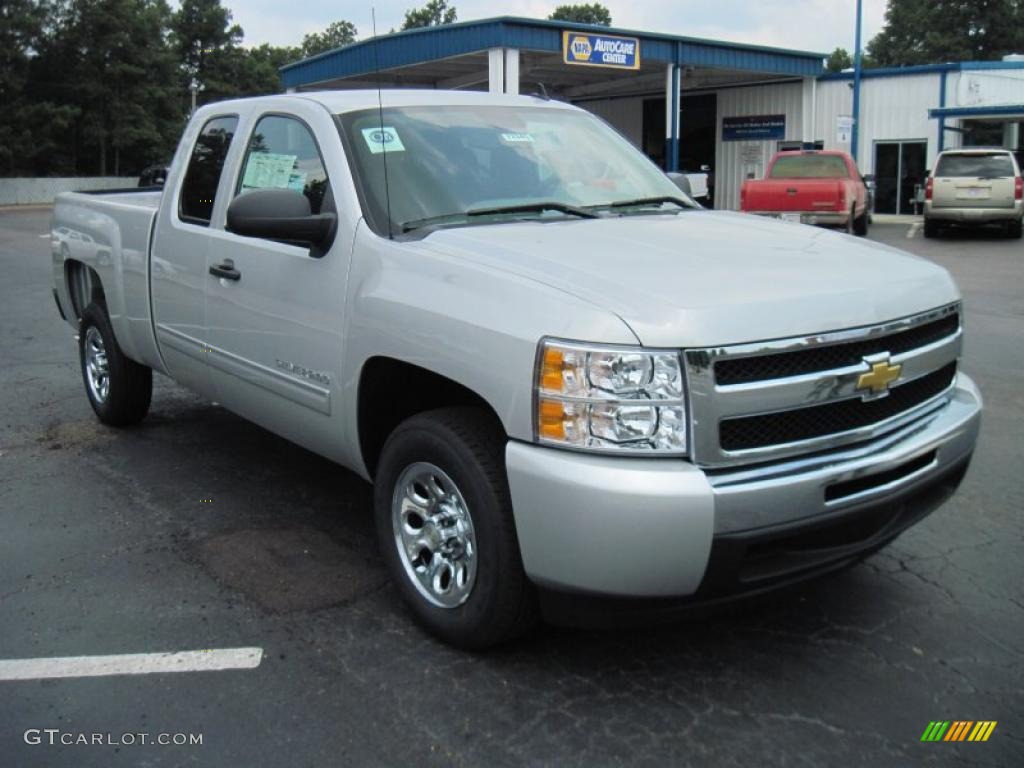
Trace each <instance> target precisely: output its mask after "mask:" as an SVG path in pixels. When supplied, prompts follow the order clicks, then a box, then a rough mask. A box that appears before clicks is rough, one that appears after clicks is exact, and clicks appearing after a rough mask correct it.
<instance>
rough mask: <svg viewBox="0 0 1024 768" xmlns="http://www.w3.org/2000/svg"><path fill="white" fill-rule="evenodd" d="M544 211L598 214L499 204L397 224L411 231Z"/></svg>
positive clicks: (547, 205) (560, 206)
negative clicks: (433, 225)
mask: <svg viewBox="0 0 1024 768" xmlns="http://www.w3.org/2000/svg"><path fill="white" fill-rule="evenodd" d="M544 211H558V212H559V213H566V214H569V215H570V216H579V217H580V218H581V219H596V218H598V215H597V214H596V213H593V212H592V211H588V210H587V209H586V208H578V207H577V206H575V205H569V204H568V203H558V202H554V201H551V202H541V203H522V204H521V205H501V206H495V207H493V208H470V209H469V210H468V211H460V212H456V213H442V214H440V215H438V216H427V217H426V218H423V219H413V220H411V221H404V222H402V223H401V224H400V225H399V226H400V228H401V230H402V232H403V234H404V233H405V232H411V231H412V230H414V229H421V228H423V227H429V226H430V225H432V224H446V223H448V222H450V221H457V220H459V219H467V218H470V217H474V216H496V215H501V214H505V213H543V212H544Z"/></svg>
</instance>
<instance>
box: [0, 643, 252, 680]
mask: <svg viewBox="0 0 1024 768" xmlns="http://www.w3.org/2000/svg"><path fill="white" fill-rule="evenodd" d="M262 660H263V649H262V648H219V649H210V650H208V651H179V652H177V653H122V654H117V655H114V656H64V657H60V658H52V659H9V660H0V681H4V680H43V679H47V678H54V677H105V676H107V675H148V674H152V673H154V672H211V671H215V670H221V669H255V668H256V667H258V666H259V665H260V662H261V661H262Z"/></svg>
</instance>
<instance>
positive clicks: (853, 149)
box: [850, 0, 862, 162]
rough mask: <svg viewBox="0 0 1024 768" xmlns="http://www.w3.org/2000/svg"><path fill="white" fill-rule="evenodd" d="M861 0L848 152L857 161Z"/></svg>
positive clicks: (854, 57) (856, 35)
mask: <svg viewBox="0 0 1024 768" xmlns="http://www.w3.org/2000/svg"><path fill="white" fill-rule="evenodd" d="M861 6H862V0H857V32H856V34H855V35H854V42H853V126H852V128H853V129H852V130H851V131H850V154H851V155H852V156H853V161H854V162H857V143H858V140H859V138H860V17H861V10H862V7H861Z"/></svg>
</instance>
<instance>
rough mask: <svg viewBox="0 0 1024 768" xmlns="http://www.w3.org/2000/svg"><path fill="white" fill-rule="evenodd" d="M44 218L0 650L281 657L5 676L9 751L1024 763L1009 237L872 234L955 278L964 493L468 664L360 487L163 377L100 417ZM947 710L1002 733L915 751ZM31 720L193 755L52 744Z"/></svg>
mask: <svg viewBox="0 0 1024 768" xmlns="http://www.w3.org/2000/svg"><path fill="white" fill-rule="evenodd" d="M48 221H49V211H47V210H29V211H17V212H12V211H6V212H0V268H2V270H3V278H2V279H0V330H2V333H0V384H2V387H3V391H4V392H5V393H6V395H7V396H6V397H5V398H4V399H3V401H2V404H0V660H5V659H23V658H37V657H55V656H80V655H93V654H122V653H151V652H162V651H187V650H198V651H201V650H206V649H224V648H238V647H258V648H261V649H262V650H263V656H262V663H261V664H260V665H259V666H258V667H256V668H254V669H238V670H229V671H199V672H188V673H178V674H147V675H132V676H117V677H95V678H80V679H63V680H25V681H9V682H0V764H3V765H12V766H14V765H74V766H84V765H104V766H106V765H120V764H124V765H138V764H144V765H154V766H155V765H159V766H165V765H296V766H299V765H303V766H304V765H347V764H351V765H359V766H373V765H397V764H416V765H466V766H477V765H481V766H506V765H557V766H571V765H580V766H582V765H586V766H604V765H620V764H623V765H625V764H629V765H634V764H635V765H645V766H666V765H673V766H674V765H694V766H703V765H715V766H728V765H743V766H748V765H759V766H774V765H779V766H783V765H785V766H824V765H836V766H859V765H870V766H873V768H881V767H884V766H910V765H914V766H917V765H992V766H996V765H999V766H1010V765H1020V764H1021V762H1020V760H1021V756H1022V755H1024V663H1022V661H1024V657H1022V653H1024V594H1022V592H1024V590H1022V585H1024V557H1022V554H1024V517H1022V510H1024V471H1022V468H1024V440H1022V439H1021V434H1022V433H1024V344H1022V343H1021V341H1022V339H1024V279H1022V277H1024V245H1022V243H1021V241H1016V240H1013V241H1010V240H1003V239H1000V238H999V237H997V236H994V235H992V236H990V235H987V234H981V235H975V234H972V235H957V236H951V237H949V238H946V239H942V240H939V241H925V240H923V239H922V238H921V236H920V234H919V233H918V234H917V235H916V236H915V237H913V238H908V237H907V236H906V235H907V231H908V229H907V226H905V225H896V224H887V225H879V226H876V227H875V228H874V229H873V230H872V234H871V236H872V237H873V238H874V239H877V240H881V241H884V242H887V243H889V244H892V245H895V246H897V247H903V248H908V249H910V250H912V251H914V252H916V253H919V254H921V255H922V256H925V257H926V258H930V259H933V260H934V261H936V262H938V263H940V264H942V265H944V266H946V267H947V268H949V269H950V270H951V271H952V272H953V274H954V275H955V277H956V278H957V280H958V281H959V283H960V286H961V288H962V290H963V293H964V303H965V314H966V349H965V361H964V368H965V369H966V370H968V371H969V372H970V373H971V374H972V375H974V376H975V378H976V380H977V381H978V383H979V385H980V387H981V389H982V391H983V393H984V395H985V397H986V406H987V411H986V416H985V422H984V426H983V431H982V438H981V442H980V444H979V446H978V450H977V453H976V456H975V460H974V464H973V466H972V467H971V470H970V472H969V474H968V476H967V478H966V480H965V482H964V485H963V486H962V488H961V490H960V493H959V494H958V495H957V496H956V497H955V498H954V499H953V501H951V502H950V503H949V504H947V505H946V506H945V507H943V508H942V509H940V510H939V511H938V512H936V513H935V514H934V515H932V516H931V517H930V518H928V519H927V520H925V521H924V522H923V523H921V524H920V525H918V526H917V527H915V528H913V529H911V530H910V531H909V532H907V533H906V534H904V535H903V536H902V537H901V538H899V539H898V540H897V541H896V542H895V543H894V544H893V545H892V546H890V547H889V548H888V549H886V550H884V551H883V552H881V553H879V554H877V555H875V556H873V557H871V558H870V559H869V560H867V561H866V562H865V563H863V564H862V565H860V566H857V567H855V568H854V569H852V570H849V571H846V572H843V573H841V574H838V575H835V576H831V577H828V578H826V579H824V580H821V581H818V582H815V583H812V584H810V585H806V586H803V587H800V588H798V589H795V590H790V591H788V592H785V593H783V594H779V595H775V596H771V597H767V598H759V599H757V600H755V601H748V602H746V603H743V604H741V605H738V606H732V607H729V608H725V609H720V610H716V611H712V612H706V613H704V614H701V615H699V616H694V617H692V618H689V619H687V620H685V621H683V622H681V623H679V624H676V625H674V626H670V627H662V628H657V629H654V628H636V629H632V630H629V631H617V632H590V631H587V632H584V631H573V630H563V629H554V628H550V627H548V628H542V629H541V630H539V631H538V632H536V633H534V634H533V635H532V636H530V637H529V638H527V639H526V640H525V641H522V642H520V643H518V644H516V645H514V646H511V647H508V648H504V649H501V650H498V651H495V652H491V653H487V654H482V655H470V654H466V653H462V652H458V651H455V650H452V649H450V648H448V647H445V646H443V645H441V644H439V643H437V642H435V641H434V640H432V639H431V638H429V637H427V636H426V635H425V634H423V633H422V632H421V631H420V630H419V629H417V628H416V627H415V626H414V625H413V624H412V623H411V621H410V619H409V617H408V615H407V614H406V612H405V610H404V608H403V606H402V605H401V604H400V602H399V600H398V597H397V595H396V593H395V592H394V590H393V589H392V588H391V587H390V586H389V585H388V583H387V582H386V579H385V577H384V571H383V568H382V566H381V563H380V561H379V559H378V556H377V553H376V550H375V546H374V539H373V536H372V519H371V491H370V488H369V486H367V485H366V484H365V483H363V482H362V481H360V480H359V479H357V478H356V477H354V476H353V475H350V474H349V473H347V472H345V471H344V470H341V469H340V468H338V467H336V466H334V465H332V464H330V463H328V462H326V461H325V460H323V459H320V458H318V457H316V456H314V455H312V454H310V453H307V452H305V451H303V450H301V449H299V448H297V447H295V446H293V445H291V444H289V443H287V442H285V441H284V440H282V439H280V438H277V437H275V436H273V435H271V434H269V433H267V432H265V431H263V430H261V429H259V428H258V427H255V426H252V425H250V424H248V423H246V422H243V421H241V420H240V419H238V418H236V417H234V416H232V415H231V414H229V413H226V412H225V411H224V410H222V409H220V408H218V407H217V406H215V405H213V404H210V403H208V402H204V401H202V400H199V399H197V398H195V397H193V396H192V395H190V394H189V393H188V392H186V391H184V390H182V389H181V388H179V387H177V386H176V385H174V384H172V383H171V382H169V381H168V380H166V379H163V378H158V379H157V382H156V390H155V393H154V403H153V408H152V410H151V412H150V416H149V418H148V419H147V420H146V421H145V422H144V423H143V424H142V426H141V427H139V428H136V429H132V430H127V431H112V430H110V429H107V428H104V427H102V426H101V425H99V423H98V422H97V421H96V420H95V419H94V417H93V414H92V411H91V410H90V408H89V405H88V402H87V401H86V398H85V395H84V393H83V391H82V383H81V379H80V375H79V372H78V365H77V350H76V347H75V345H74V343H73V340H72V334H71V331H70V329H69V328H68V327H67V326H66V325H65V324H63V323H62V322H61V321H60V319H59V317H58V316H57V312H56V309H55V307H54V303H53V299H52V297H51V295H50V257H49V241H48V239H44V238H43V237H41V235H44V234H45V233H46V232H47V230H48ZM932 720H995V721H998V726H997V727H996V728H995V730H994V732H993V734H992V736H991V738H990V739H989V740H988V741H987V742H985V743H967V742H965V743H958V744H953V743H921V742H920V738H921V735H922V733H923V731H924V730H925V727H926V726H927V725H928V723H929V721H932ZM27 729H60V731H61V732H68V733H72V734H79V733H85V734H92V733H104V734H106V733H109V734H112V735H113V736H114V737H115V738H119V737H120V736H121V735H122V734H125V733H139V732H146V733H151V734H157V733H171V734H176V733H186V734H202V744H201V745H192V746H175V745H168V746H158V745H140V744H138V743H136V744H122V745H120V746H108V745H98V744H97V745H81V744H78V745H70V746H60V745H55V746H50V745H49V744H47V743H46V742H45V741H44V742H43V743H42V744H27V743H26V739H25V737H24V734H25V731H26V730H27ZM1015 756H1016V757H1015Z"/></svg>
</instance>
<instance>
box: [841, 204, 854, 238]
mask: <svg viewBox="0 0 1024 768" xmlns="http://www.w3.org/2000/svg"><path fill="white" fill-rule="evenodd" d="M854 211H855V209H854V208H851V209H850V215H849V216H847V217H846V228H845V229H844V230H843V231H844V232H845V233H846V234H848V235H852V234H853V233H854V231H855V230H856V225H855V223H854V215H853V214H854Z"/></svg>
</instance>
